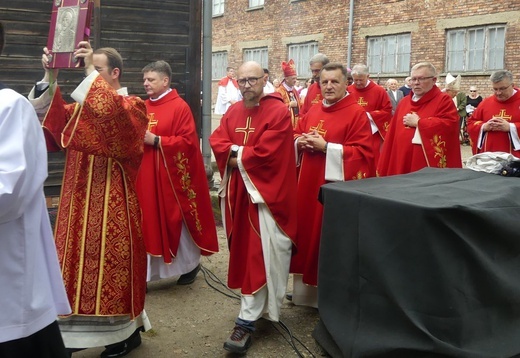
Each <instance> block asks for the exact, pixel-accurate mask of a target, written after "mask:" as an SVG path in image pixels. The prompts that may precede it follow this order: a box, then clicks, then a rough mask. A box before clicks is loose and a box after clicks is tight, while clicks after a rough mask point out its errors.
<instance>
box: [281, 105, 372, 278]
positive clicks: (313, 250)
mask: <svg viewBox="0 0 520 358" xmlns="http://www.w3.org/2000/svg"><path fill="white" fill-rule="evenodd" d="M314 130H315V131H317V132H318V133H320V134H321V135H322V136H323V138H324V139H325V140H326V141H327V142H328V143H329V145H330V143H335V144H341V145H342V146H343V158H342V163H343V172H344V178H343V179H344V180H356V179H363V178H368V177H372V176H374V175H375V163H374V155H373V149H372V146H371V140H372V131H371V129H370V124H369V122H368V120H367V116H366V113H365V111H364V110H363V108H362V107H360V106H359V105H357V103H356V99H355V98H354V97H353V96H351V95H348V96H346V97H345V98H343V99H342V100H340V101H339V102H337V103H336V104H334V105H332V106H330V107H325V106H323V104H320V105H316V106H312V107H311V108H310V110H309V112H307V114H306V115H305V116H304V117H303V118H302V119H301V121H300V122H299V124H298V128H296V130H295V137H298V136H300V135H301V134H302V133H309V132H312V131H314ZM329 148H330V147H329ZM327 155H332V153H330V150H329V154H327ZM325 161H326V155H325V153H321V152H308V151H304V152H303V156H302V158H301V164H300V171H299V176H298V215H297V217H298V235H297V242H298V246H297V249H296V250H295V254H294V256H293V258H292V260H291V272H292V273H296V274H303V282H304V283H306V284H309V285H317V284H318V254H319V243H320V236H321V221H322V214H323V205H322V204H321V203H320V202H319V201H318V194H319V190H320V187H321V186H322V185H323V184H326V183H327V181H326V180H325Z"/></svg>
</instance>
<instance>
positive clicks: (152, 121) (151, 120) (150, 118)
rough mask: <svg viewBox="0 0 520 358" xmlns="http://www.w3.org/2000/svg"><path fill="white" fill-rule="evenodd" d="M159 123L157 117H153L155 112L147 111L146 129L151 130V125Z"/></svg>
mask: <svg viewBox="0 0 520 358" xmlns="http://www.w3.org/2000/svg"><path fill="white" fill-rule="evenodd" d="M157 123H159V121H158V120H157V119H155V113H148V128H147V129H148V130H149V131H151V130H152V128H153V127H155V126H156V125H157Z"/></svg>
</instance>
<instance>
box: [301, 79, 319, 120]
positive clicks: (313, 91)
mask: <svg viewBox="0 0 520 358" xmlns="http://www.w3.org/2000/svg"><path fill="white" fill-rule="evenodd" d="M322 100H323V96H322V95H321V87H320V84H319V83H318V82H314V83H313V84H311V86H310V87H309V89H308V90H307V95H306V96H305V98H304V99H303V105H302V108H300V117H303V115H304V114H306V113H307V112H308V111H309V109H310V108H311V107H312V106H314V105H315V104H318V103H321V101H322Z"/></svg>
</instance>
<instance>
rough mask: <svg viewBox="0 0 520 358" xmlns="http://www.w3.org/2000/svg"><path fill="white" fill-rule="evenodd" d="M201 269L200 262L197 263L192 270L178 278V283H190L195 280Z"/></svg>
mask: <svg viewBox="0 0 520 358" xmlns="http://www.w3.org/2000/svg"><path fill="white" fill-rule="evenodd" d="M199 271H200V264H198V265H197V267H195V268H194V269H193V270H191V271H190V272H188V273H185V274H184V275H181V277H179V279H178V280H177V285H190V284H192V283H193V282H194V281H195V278H196V277H197V274H198V273H199Z"/></svg>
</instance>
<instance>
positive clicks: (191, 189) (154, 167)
mask: <svg viewBox="0 0 520 358" xmlns="http://www.w3.org/2000/svg"><path fill="white" fill-rule="evenodd" d="M146 108H147V110H148V116H149V118H150V122H149V130H150V131H151V132H152V133H154V134H156V135H159V136H161V142H160V145H159V146H158V147H157V148H154V147H153V146H151V145H145V148H144V156H143V161H142V164H141V168H140V170H139V175H138V179H137V194H138V197H139V203H140V204H141V208H142V210H143V236H144V240H145V244H146V250H147V252H148V253H149V254H150V255H152V256H162V257H163V259H164V262H165V263H171V262H172V258H174V257H176V256H177V249H178V247H179V240H180V238H181V229H182V223H183V222H184V224H185V225H186V228H187V229H188V232H189V234H190V236H191V238H192V239H193V240H194V242H195V244H196V245H197V246H198V247H199V248H200V250H201V254H202V255H211V254H213V253H215V252H218V240H217V231H216V226H215V220H214V217H213V209H212V207H211V200H210V197H209V188H208V180H207V178H206V170H205V169H204V162H203V160H202V154H201V152H200V145H199V136H198V135H197V130H196V127H195V120H194V119H193V115H192V113H191V110H190V107H189V106H188V104H187V103H186V102H185V101H184V100H183V99H182V98H181V97H179V95H178V93H177V91H176V90H172V91H170V93H168V94H167V95H165V96H164V97H162V98H161V99H159V100H157V101H150V100H146Z"/></svg>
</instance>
